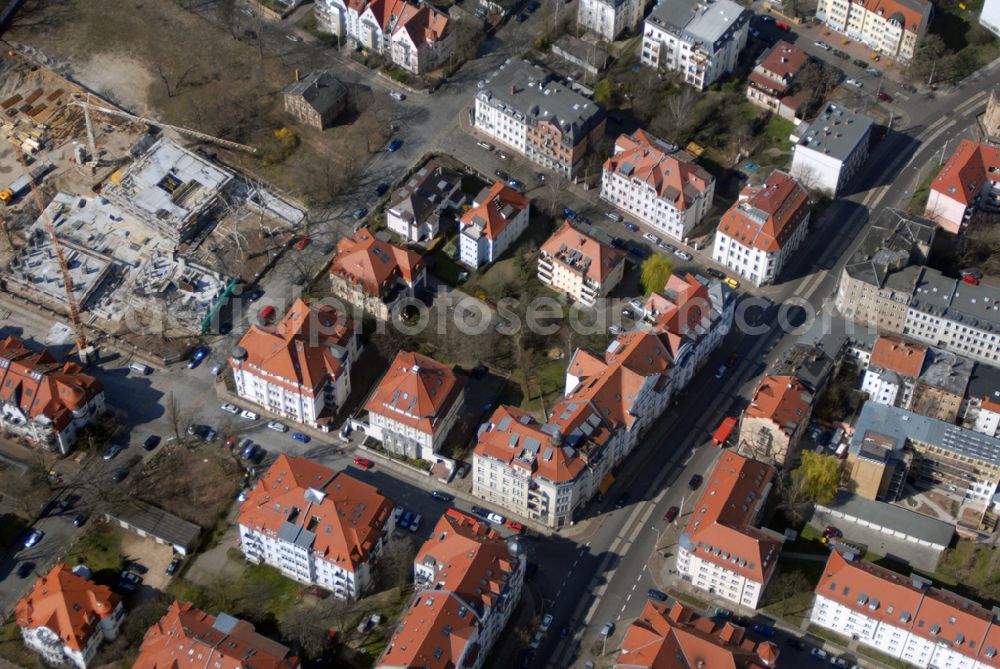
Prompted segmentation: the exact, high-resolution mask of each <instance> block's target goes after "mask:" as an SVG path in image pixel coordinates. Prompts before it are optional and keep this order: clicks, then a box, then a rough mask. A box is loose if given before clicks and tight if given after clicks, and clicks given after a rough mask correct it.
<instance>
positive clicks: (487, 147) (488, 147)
mask: <svg viewBox="0 0 1000 669" xmlns="http://www.w3.org/2000/svg"><path fill="white" fill-rule="evenodd" d="M476 146H478V147H479V148H480V149H485V150H487V151H492V150H493V149H495V148H496V147H495V146H493V145H492V144H490V143H489V142H476Z"/></svg>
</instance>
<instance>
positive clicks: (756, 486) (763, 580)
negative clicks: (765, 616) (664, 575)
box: [677, 451, 784, 609]
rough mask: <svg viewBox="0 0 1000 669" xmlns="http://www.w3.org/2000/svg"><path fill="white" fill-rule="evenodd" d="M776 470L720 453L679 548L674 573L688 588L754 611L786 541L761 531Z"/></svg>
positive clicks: (769, 531)
mask: <svg viewBox="0 0 1000 669" xmlns="http://www.w3.org/2000/svg"><path fill="white" fill-rule="evenodd" d="M776 475H777V471H776V470H775V469H774V467H771V466H770V465H766V464H764V463H763V462H758V461H757V460H751V459H749V458H745V457H743V456H742V455H738V454H737V453H734V452H733V451H724V452H723V453H722V457H721V458H720V459H719V462H718V463H717V464H716V466H715V469H714V470H713V471H712V473H711V474H709V475H708V476H707V477H706V478H705V487H704V489H703V490H702V493H701V496H700V497H699V498H698V501H697V502H695V503H694V505H693V506H692V507H691V509H692V510H691V517H690V520H689V521H688V524H687V527H686V528H685V530H684V532H683V533H682V534H681V537H680V540H679V541H678V550H677V573H678V574H680V577H681V578H682V579H684V580H685V581H687V582H689V583H690V584H691V585H693V586H695V587H696V588H699V589H701V590H705V591H706V592H709V593H711V594H713V595H715V596H716V597H722V598H723V599H726V600H728V601H730V602H733V603H734V604H736V605H738V606H742V607H744V608H747V609H756V608H757V606H758V604H760V600H761V596H762V595H763V594H764V589H765V588H766V587H767V583H768V581H769V580H770V579H771V576H772V575H773V574H774V570H775V568H776V567H777V566H778V554H779V553H780V552H781V545H782V544H783V543H784V537H783V536H782V535H781V534H778V533H777V532H773V531H771V530H769V529H767V528H762V527H760V526H759V525H760V516H761V513H762V512H763V510H764V504H765V502H766V501H767V496H768V495H769V494H770V492H771V487H772V485H773V480H774V477H775V476H776Z"/></svg>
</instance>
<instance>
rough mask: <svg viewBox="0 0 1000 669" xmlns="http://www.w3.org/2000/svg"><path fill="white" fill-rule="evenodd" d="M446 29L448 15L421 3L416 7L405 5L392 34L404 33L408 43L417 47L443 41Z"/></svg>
mask: <svg viewBox="0 0 1000 669" xmlns="http://www.w3.org/2000/svg"><path fill="white" fill-rule="evenodd" d="M447 28H448V15H447V14H445V13H443V12H441V11H438V10H437V9H435V8H434V7H431V6H430V5H428V4H427V3H425V2H421V3H420V4H419V5H416V6H414V5H411V4H407V5H405V6H404V7H403V10H402V12H401V13H400V16H399V20H398V21H397V23H396V28H395V30H393V34H394V35H395V34H396V33H398V32H399V31H405V32H406V34H407V35H408V36H409V38H410V41H411V42H413V44H415V45H417V46H419V45H420V44H421V43H424V42H427V43H433V42H436V41H438V40H440V39H443V38H444V34H445V31H446V30H447Z"/></svg>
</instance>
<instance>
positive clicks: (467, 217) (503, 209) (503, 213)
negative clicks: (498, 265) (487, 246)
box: [461, 181, 531, 239]
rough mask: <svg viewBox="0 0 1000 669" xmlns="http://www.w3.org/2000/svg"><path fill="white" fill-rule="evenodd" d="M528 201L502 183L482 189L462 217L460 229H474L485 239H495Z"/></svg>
mask: <svg viewBox="0 0 1000 669" xmlns="http://www.w3.org/2000/svg"><path fill="white" fill-rule="evenodd" d="M530 202H531V201H530V200H528V198H526V197H524V196H523V195H521V194H520V193H518V192H517V191H516V190H514V189H513V188H511V187H510V186H508V185H506V184H505V183H503V182H500V181H497V182H496V183H494V184H493V185H492V186H490V187H489V188H484V189H483V190H482V191H481V192H480V193H479V195H477V196H476V201H475V203H474V204H473V206H472V208H470V209H469V210H468V211H467V212H465V213H464V214H463V215H462V220H461V227H462V228H467V227H475V228H478V229H479V230H480V231H481V234H482V235H484V236H485V237H486V238H487V239H496V238H497V237H499V236H500V233H501V232H503V230H504V228H506V227H507V226H508V225H510V223H511V221H513V220H514V218H515V217H516V216H517V215H518V214H520V213H521V211H522V210H524V208H525V207H527V206H528V205H529V204H530Z"/></svg>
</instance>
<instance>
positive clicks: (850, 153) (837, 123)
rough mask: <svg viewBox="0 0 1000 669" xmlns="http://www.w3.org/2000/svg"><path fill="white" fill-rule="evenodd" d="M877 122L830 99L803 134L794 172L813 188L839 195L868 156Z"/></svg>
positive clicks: (796, 149)
mask: <svg viewBox="0 0 1000 669" xmlns="http://www.w3.org/2000/svg"><path fill="white" fill-rule="evenodd" d="M874 124H875V123H874V121H872V120H871V119H870V118H868V117H867V116H865V115H864V114H860V113H858V112H856V111H852V110H850V109H847V108H846V107H842V106H840V105H837V104H834V103H833V102H828V103H827V105H826V107H825V108H824V109H823V111H821V112H820V113H819V115H818V116H817V117H816V118H815V119H813V121H812V123H810V124H809V127H808V129H806V130H805V131H804V132H801V133H800V136H799V139H798V141H797V142H796V144H795V148H794V149H793V150H792V169H791V175H792V176H793V177H795V178H796V179H798V180H799V181H800V182H801V183H802V184H803V185H804V186H805V187H806V188H808V189H810V190H818V191H823V192H825V193H827V194H828V195H831V196H837V195H839V194H840V193H841V192H842V191H843V190H844V188H845V187H846V186H847V183H848V182H849V181H850V180H851V177H853V176H854V175H855V174H857V172H858V170H860V169H861V166H862V165H863V164H864V163H865V160H867V159H868V145H869V143H870V141H871V131H872V126H873V125H874Z"/></svg>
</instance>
